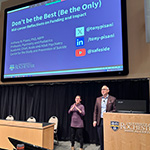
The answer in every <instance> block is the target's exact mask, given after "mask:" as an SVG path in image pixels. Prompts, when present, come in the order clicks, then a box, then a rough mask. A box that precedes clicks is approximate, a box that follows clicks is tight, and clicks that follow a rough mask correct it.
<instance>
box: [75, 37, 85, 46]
mask: <svg viewBox="0 0 150 150" xmlns="http://www.w3.org/2000/svg"><path fill="white" fill-rule="evenodd" d="M83 45H84V37H80V38H76V47H79V46H83Z"/></svg>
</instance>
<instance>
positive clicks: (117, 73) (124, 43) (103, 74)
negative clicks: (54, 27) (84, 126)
mask: <svg viewBox="0 0 150 150" xmlns="http://www.w3.org/2000/svg"><path fill="white" fill-rule="evenodd" d="M44 1H46V0H38V1H30V2H27V3H23V4H20V5H16V6H13V7H10V8H6V9H5V13H4V32H3V54H2V67H1V68H2V69H1V81H2V82H14V81H32V80H33V81H34V80H51V79H73V78H75V79H77V78H89V77H90V78H91V77H106V76H107V77H111V76H122V75H128V73H129V67H128V42H127V41H128V39H127V9H126V0H121V13H122V14H121V17H122V47H123V71H111V72H98V73H82V74H66V75H48V76H33V77H17V78H4V69H5V66H4V65H5V49H6V32H7V29H6V26H7V11H10V10H13V9H18V8H20V7H25V6H27V5H33V4H36V3H40V2H44Z"/></svg>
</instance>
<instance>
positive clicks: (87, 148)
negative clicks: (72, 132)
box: [54, 141, 100, 150]
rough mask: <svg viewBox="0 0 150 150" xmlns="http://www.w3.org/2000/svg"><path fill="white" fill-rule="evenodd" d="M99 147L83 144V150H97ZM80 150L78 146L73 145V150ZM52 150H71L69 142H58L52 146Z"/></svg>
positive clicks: (76, 144)
mask: <svg viewBox="0 0 150 150" xmlns="http://www.w3.org/2000/svg"><path fill="white" fill-rule="evenodd" d="M99 148H100V146H96V144H84V145H83V150H99ZM79 149H80V144H79V143H78V142H76V143H75V150H79ZM54 150H71V146H70V141H59V144H54Z"/></svg>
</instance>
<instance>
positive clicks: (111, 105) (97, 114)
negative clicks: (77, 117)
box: [93, 95, 116, 125]
mask: <svg viewBox="0 0 150 150" xmlns="http://www.w3.org/2000/svg"><path fill="white" fill-rule="evenodd" d="M101 101H102V96H101V97H97V99H96V103H95V107H94V113H93V121H97V125H99V123H100V118H101ZM115 111H116V98H115V97H113V96H111V95H109V96H108V100H107V105H106V112H115Z"/></svg>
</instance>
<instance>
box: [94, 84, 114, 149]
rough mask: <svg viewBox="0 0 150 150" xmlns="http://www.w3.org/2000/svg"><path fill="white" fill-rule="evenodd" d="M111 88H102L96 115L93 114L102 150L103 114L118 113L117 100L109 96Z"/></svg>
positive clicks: (97, 100) (97, 101)
mask: <svg viewBox="0 0 150 150" xmlns="http://www.w3.org/2000/svg"><path fill="white" fill-rule="evenodd" d="M108 93H109V87H108V86H106V85H104V86H103V87H102V88H101V94H102V96H101V97H97V99H96V103H95V107H94V113H93V126H94V127H97V133H98V137H99V141H100V145H101V150H104V138H103V113H104V112H115V111H116V98H115V97H113V96H111V95H109V94H108Z"/></svg>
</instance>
